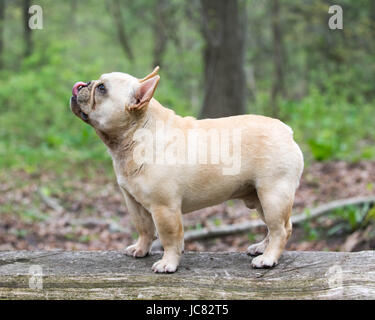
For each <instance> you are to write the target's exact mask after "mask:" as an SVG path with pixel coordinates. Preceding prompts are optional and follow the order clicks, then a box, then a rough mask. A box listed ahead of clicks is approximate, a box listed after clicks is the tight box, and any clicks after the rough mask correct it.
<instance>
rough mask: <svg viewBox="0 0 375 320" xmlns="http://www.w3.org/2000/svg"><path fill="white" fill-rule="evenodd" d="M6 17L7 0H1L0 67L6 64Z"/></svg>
mask: <svg viewBox="0 0 375 320" xmlns="http://www.w3.org/2000/svg"><path fill="white" fill-rule="evenodd" d="M4 19H5V0H0V69H2V68H3V66H4V61H3V51H4V39H3V34H4Z"/></svg>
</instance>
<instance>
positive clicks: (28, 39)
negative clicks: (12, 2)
mask: <svg viewBox="0 0 375 320" xmlns="http://www.w3.org/2000/svg"><path fill="white" fill-rule="evenodd" d="M30 6H31V1H30V0H23V1H22V13H23V37H24V43H25V47H24V48H25V49H24V57H27V56H29V55H30V54H31V53H32V51H33V41H32V36H31V31H32V30H31V29H30V28H29V8H30Z"/></svg>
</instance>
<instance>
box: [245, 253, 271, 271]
mask: <svg viewBox="0 0 375 320" xmlns="http://www.w3.org/2000/svg"><path fill="white" fill-rule="evenodd" d="M276 265H277V259H275V258H273V257H267V256H265V255H263V254H262V255H260V256H258V257H256V258H254V259H253V260H252V261H251V266H252V267H253V268H256V269H260V268H272V267H274V266H276Z"/></svg>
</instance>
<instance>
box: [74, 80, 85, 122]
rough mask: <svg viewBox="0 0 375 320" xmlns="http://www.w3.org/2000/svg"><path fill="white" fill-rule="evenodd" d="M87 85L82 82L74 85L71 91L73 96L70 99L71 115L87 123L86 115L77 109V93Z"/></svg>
mask: <svg viewBox="0 0 375 320" xmlns="http://www.w3.org/2000/svg"><path fill="white" fill-rule="evenodd" d="M87 85H88V84H87V83H85V82H82V81H80V82H77V83H75V84H74V86H73V89H72V94H73V96H72V97H71V98H70V108H71V109H72V111H73V113H74V114H75V115H76V116H78V117H79V118H81V119H82V120H83V121H88V120H89V116H88V114H86V113H84V112H83V111H82V110H81V108H80V107H79V105H78V101H77V96H78V92H79V91H80V90H81V89H82V88H84V87H87Z"/></svg>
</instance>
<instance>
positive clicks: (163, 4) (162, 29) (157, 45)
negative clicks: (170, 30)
mask: <svg viewBox="0 0 375 320" xmlns="http://www.w3.org/2000/svg"><path fill="white" fill-rule="evenodd" d="M167 6H168V0H157V1H156V11H155V23H154V30H153V31H154V53H153V56H154V58H153V62H152V64H153V65H152V67H155V66H161V65H162V60H163V55H164V52H165V49H166V47H167V42H168V37H167V33H166V26H165V23H166V21H167V19H168V17H167V15H166V11H167Z"/></svg>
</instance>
